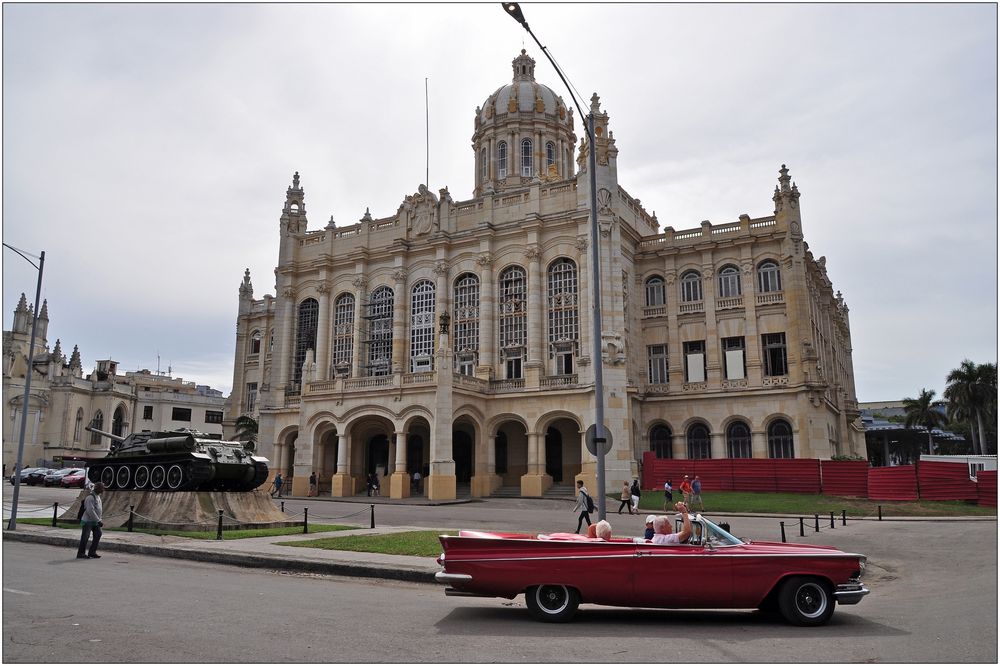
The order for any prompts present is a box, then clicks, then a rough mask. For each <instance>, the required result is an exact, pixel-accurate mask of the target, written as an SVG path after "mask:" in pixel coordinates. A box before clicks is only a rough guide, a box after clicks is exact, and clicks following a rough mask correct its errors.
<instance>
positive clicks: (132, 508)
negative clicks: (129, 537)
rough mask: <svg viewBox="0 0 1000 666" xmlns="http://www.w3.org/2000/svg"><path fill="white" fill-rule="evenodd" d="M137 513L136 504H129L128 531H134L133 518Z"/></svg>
mask: <svg viewBox="0 0 1000 666" xmlns="http://www.w3.org/2000/svg"><path fill="white" fill-rule="evenodd" d="M134 515H135V504H129V505H128V531H129V532H131V531H132V518H133V517H134Z"/></svg>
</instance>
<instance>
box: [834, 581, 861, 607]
mask: <svg viewBox="0 0 1000 666" xmlns="http://www.w3.org/2000/svg"><path fill="white" fill-rule="evenodd" d="M868 592H869V589H868V588H867V587H865V586H864V585H862V584H861V583H845V584H844V585H838V586H837V590H836V591H835V592H834V593H833V596H834V597H835V598H836V599H837V603H838V604H843V605H845V606H850V605H851V604H856V603H858V602H859V601H861V600H862V599H863V598H864V596H865V595H866V594H868Z"/></svg>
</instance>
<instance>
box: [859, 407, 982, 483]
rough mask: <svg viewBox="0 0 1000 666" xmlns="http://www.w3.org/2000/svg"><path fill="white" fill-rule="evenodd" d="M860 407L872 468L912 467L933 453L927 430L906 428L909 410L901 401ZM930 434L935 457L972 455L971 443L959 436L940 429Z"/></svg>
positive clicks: (942, 413)
mask: <svg viewBox="0 0 1000 666" xmlns="http://www.w3.org/2000/svg"><path fill="white" fill-rule="evenodd" d="M858 406H859V407H860V409H861V423H862V424H863V425H864V428H865V444H866V449H867V458H868V461H869V462H870V463H871V464H872V466H873V467H894V466H896V465H912V464H913V463H915V462H917V460H919V459H920V458H921V455H922V454H929V453H931V452H930V450H929V449H930V442H929V441H928V437H927V428H925V427H924V426H914V427H912V428H907V427H906V425H905V423H906V409H905V408H904V407H903V401H902V400H890V401H887V402H885V401H883V402H862V403H859V405H858ZM940 411H941V415H942V416H943V415H944V413H945V408H944V407H943V406H942V407H941V408H940ZM931 434H932V435H933V437H934V447H935V451H934V452H935V453H941V452H946V453H955V454H960V453H971V452H972V443H971V442H969V440H967V439H965V437H964V436H962V435H960V434H957V433H953V432H949V431H947V430H942V429H941V428H934V429H933V430H931Z"/></svg>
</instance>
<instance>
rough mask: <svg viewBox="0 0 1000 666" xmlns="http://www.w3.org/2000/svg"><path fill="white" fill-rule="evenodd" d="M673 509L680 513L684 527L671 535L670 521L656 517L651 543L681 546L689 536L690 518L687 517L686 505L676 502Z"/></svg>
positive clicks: (664, 517)
mask: <svg viewBox="0 0 1000 666" xmlns="http://www.w3.org/2000/svg"><path fill="white" fill-rule="evenodd" d="M674 508H675V509H677V510H678V511H680V514H681V519H682V520H683V521H684V526H683V527H682V528H681V531H680V532H678V533H677V534H671V533H670V519H669V518H667V517H666V516H657V517H656V519H655V520H654V521H653V530H654V531H655V532H656V533H655V534H654V535H653V543H657V544H666V545H675V544H681V543H684V542H685V541H687V540H688V538H689V537H690V536H691V518H689V517H688V508H687V504H685V503H684V502H678V503H677V504H675V505H674Z"/></svg>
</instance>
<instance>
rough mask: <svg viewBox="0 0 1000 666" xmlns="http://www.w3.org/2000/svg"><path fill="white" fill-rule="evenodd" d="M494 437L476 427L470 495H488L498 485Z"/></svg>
mask: <svg viewBox="0 0 1000 666" xmlns="http://www.w3.org/2000/svg"><path fill="white" fill-rule="evenodd" d="M495 447H496V437H495V436H494V437H487V436H486V435H485V433H484V432H483V430H482V428H479V427H478V426H477V427H476V470H475V472H476V473H475V475H474V476H473V477H472V496H473V497H489V496H490V495H492V494H493V491H494V490H495V489H497V488H499V487H500V477H498V476H497V475H496V448H495Z"/></svg>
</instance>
